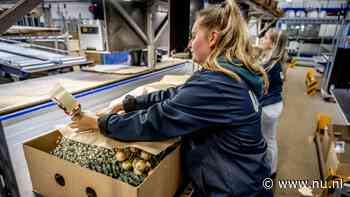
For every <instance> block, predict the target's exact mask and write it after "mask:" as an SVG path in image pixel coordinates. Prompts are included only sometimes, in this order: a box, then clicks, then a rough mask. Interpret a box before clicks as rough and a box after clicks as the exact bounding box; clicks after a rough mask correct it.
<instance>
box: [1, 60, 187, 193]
mask: <svg viewBox="0 0 350 197" xmlns="http://www.w3.org/2000/svg"><path fill="white" fill-rule="evenodd" d="M191 68H192V67H191V65H190V64H182V65H178V66H176V67H173V68H172V69H167V70H161V71H157V72H154V73H151V74H148V75H146V77H138V78H133V79H129V80H127V81H121V82H118V83H115V84H110V85H107V86H104V87H100V88H97V89H94V90H90V91H87V92H83V93H81V94H79V95H78V97H79V98H78V100H79V102H80V103H81V104H82V106H83V109H88V110H90V111H96V110H98V109H101V108H103V107H105V106H107V105H108V104H109V102H110V101H112V100H113V99H115V98H118V97H119V96H121V95H123V94H125V93H126V92H129V91H130V90H132V89H134V88H136V87H138V86H140V85H144V84H147V83H152V82H155V81H158V80H159V79H161V77H162V76H164V75H167V74H189V73H190V72H191ZM3 119H4V118H3ZM68 122H69V118H68V117H67V116H66V115H65V114H64V113H63V112H62V110H60V109H58V107H57V106H54V105H49V106H44V107H43V108H40V109H36V110H33V111H28V112H26V113H17V114H15V116H11V117H10V118H7V119H6V120H5V121H4V122H3V124H4V130H5V136H6V139H7V142H8V145H9V151H10V155H11V159H12V162H13V165H14V169H15V174H16V178H17V182H18V185H19V189H20V193H21V196H26V197H27V196H28V197H32V196H33V193H32V186H31V181H30V178H29V175H28V169H27V164H26V162H25V159H24V154H23V148H22V143H23V142H24V141H27V140H29V139H31V138H34V137H36V136H38V135H41V134H43V133H45V132H48V131H50V130H52V129H54V128H55V127H56V126H58V125H62V124H66V123H68Z"/></svg>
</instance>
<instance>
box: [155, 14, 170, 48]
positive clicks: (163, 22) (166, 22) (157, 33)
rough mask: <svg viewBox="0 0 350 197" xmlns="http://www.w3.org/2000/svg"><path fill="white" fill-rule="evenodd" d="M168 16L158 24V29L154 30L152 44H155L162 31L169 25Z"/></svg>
mask: <svg viewBox="0 0 350 197" xmlns="http://www.w3.org/2000/svg"><path fill="white" fill-rule="evenodd" d="M168 18H169V17H168V14H167V15H166V16H165V17H164V19H163V21H162V22H161V23H160V25H159V27H158V28H157V30H156V32H155V33H156V36H155V39H154V42H155V43H156V42H157V41H158V40H159V38H160V36H161V35H162V33H163V32H164V30H165V29H166V27H167V25H168V23H169V20H168Z"/></svg>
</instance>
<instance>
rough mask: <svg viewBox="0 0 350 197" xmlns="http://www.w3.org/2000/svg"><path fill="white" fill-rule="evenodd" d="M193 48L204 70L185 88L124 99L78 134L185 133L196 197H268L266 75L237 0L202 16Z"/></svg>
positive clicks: (86, 121)
mask: <svg viewBox="0 0 350 197" xmlns="http://www.w3.org/2000/svg"><path fill="white" fill-rule="evenodd" d="M189 47H190V49H191V51H192V53H193V56H194V60H195V61H196V62H198V63H199V64H200V65H201V67H202V68H201V70H199V71H197V72H195V73H194V74H193V75H192V76H191V77H190V78H189V79H188V80H187V81H186V82H185V84H184V85H182V86H179V87H177V88H169V89H167V90H164V91H158V92H153V93H150V94H147V95H144V96H139V97H136V98H135V97H132V96H127V97H126V98H125V100H124V101H123V103H122V104H120V105H117V106H115V108H116V110H114V112H116V111H120V110H124V111H125V113H123V114H117V113H112V114H108V115H105V116H102V117H100V118H96V117H94V116H92V115H88V114H82V115H80V116H79V117H78V118H77V119H76V120H75V121H74V122H73V124H72V127H74V128H78V130H84V129H99V130H100V132H101V133H102V134H103V135H105V136H107V137H110V138H114V139H117V140H122V141H140V140H147V141H149V140H164V139H169V138H174V137H178V136H182V139H184V140H183V148H184V151H183V153H182V156H183V159H184V161H185V169H186V170H187V171H188V172H189V177H190V180H191V182H192V185H193V195H192V196H193V197H206V196H208V197H209V196H220V197H224V196H227V197H258V196H259V197H263V196H264V197H265V196H266V197H267V196H272V192H271V191H270V190H266V189H265V188H264V187H263V180H264V179H265V178H267V177H269V175H270V174H269V173H270V168H269V165H268V162H267V157H266V156H267V154H266V149H267V145H266V142H265V140H264V138H263V136H262V133H261V107H260V104H259V101H258V100H259V98H260V97H261V96H262V95H263V93H264V81H265V82H266V83H265V84H267V83H268V81H267V75H266V73H265V72H264V70H263V69H262V67H260V66H254V65H255V64H254V60H253V58H252V57H251V56H250V54H251V50H252V47H251V45H250V43H249V38H248V28H247V24H246V22H245V21H244V19H243V18H242V17H241V13H240V10H239V7H238V6H237V4H236V3H235V2H234V1H233V0H227V1H226V2H225V3H224V4H222V5H217V6H213V7H208V8H206V9H204V10H201V11H200V12H199V13H198V16H197V19H196V22H195V24H194V26H193V29H192V39H191V40H190V43H189Z"/></svg>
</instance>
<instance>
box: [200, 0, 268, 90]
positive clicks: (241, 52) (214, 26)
mask: <svg viewBox="0 0 350 197" xmlns="http://www.w3.org/2000/svg"><path fill="white" fill-rule="evenodd" d="M197 20H199V25H200V26H201V27H203V28H206V30H207V31H208V32H210V31H214V30H216V31H218V32H219V38H218V40H217V42H216V43H215V45H214V47H213V49H212V51H211V53H210V54H209V57H208V58H207V60H206V61H205V63H204V64H203V65H202V66H203V67H204V68H206V69H208V70H212V71H220V72H223V73H225V74H227V75H229V76H231V77H233V78H235V79H238V80H239V79H240V78H239V76H238V75H237V74H236V73H235V72H233V71H231V70H228V69H225V68H223V67H222V66H220V65H219V63H218V62H217V59H218V57H219V56H222V55H223V56H225V57H226V58H227V59H228V60H230V61H232V60H233V59H238V60H240V61H241V62H242V64H243V65H242V66H243V67H245V68H247V69H248V70H249V71H251V72H252V73H255V74H257V75H261V76H262V77H263V79H264V84H265V90H267V87H268V78H267V75H266V73H265V71H264V70H263V69H262V68H261V67H260V66H256V64H254V59H253V57H252V54H253V49H252V46H251V44H250V41H249V35H248V27H247V23H246V21H245V20H244V18H243V17H242V15H241V12H240V9H239V7H238V5H237V4H236V2H235V1H234V0H226V1H225V2H224V3H223V4H221V5H219V6H212V7H209V8H206V9H204V10H201V11H200V12H199V14H198V18H197Z"/></svg>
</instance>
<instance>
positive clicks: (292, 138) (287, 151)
mask: <svg viewBox="0 0 350 197" xmlns="http://www.w3.org/2000/svg"><path fill="white" fill-rule="evenodd" d="M306 71H307V68H302V67H296V68H293V69H289V70H288V75H287V81H286V84H285V89H284V109H283V114H282V117H281V119H280V122H279V127H278V134H277V135H278V137H277V138H278V148H279V154H278V157H279V158H278V162H279V163H278V172H277V178H276V180H277V181H278V180H287V179H293V180H318V179H319V169H318V164H317V155H316V149H315V144H314V143H313V142H312V140H310V136H312V135H313V132H314V131H315V128H316V113H317V112H324V113H326V114H328V115H330V116H331V117H332V119H333V122H334V123H341V124H344V120H343V119H342V117H341V115H340V114H339V112H338V111H337V106H336V104H335V103H327V102H325V101H323V100H322V98H321V96H320V93H318V94H317V95H315V96H313V97H310V96H307V95H306V93H305V76H306ZM276 184H277V183H275V185H276ZM275 196H278V197H279V196H283V197H289V196H290V197H292V196H293V197H295V196H301V195H300V194H299V193H298V191H297V189H280V188H275Z"/></svg>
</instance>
